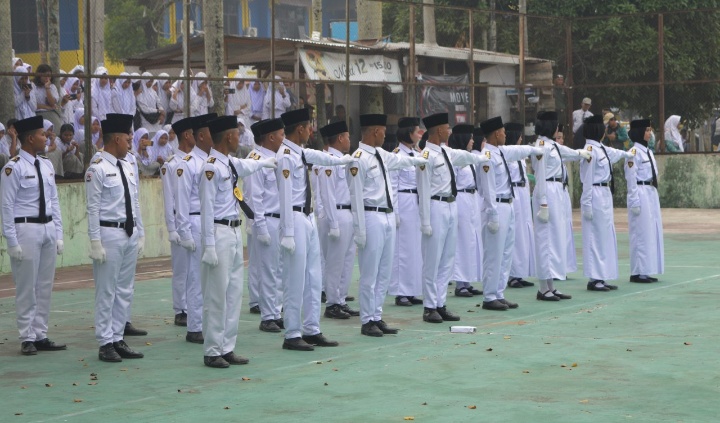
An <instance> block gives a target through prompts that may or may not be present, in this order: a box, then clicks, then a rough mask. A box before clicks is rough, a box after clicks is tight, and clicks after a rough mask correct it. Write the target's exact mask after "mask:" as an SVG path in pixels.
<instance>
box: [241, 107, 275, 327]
mask: <svg viewBox="0 0 720 423" xmlns="http://www.w3.org/2000/svg"><path fill="white" fill-rule="evenodd" d="M283 129H284V125H283V123H282V120H281V119H280V118H278V119H269V120H264V121H259V122H256V123H254V124H253V126H252V131H253V133H254V134H255V141H256V144H257V145H256V146H255V149H254V150H252V151H251V152H250V154H249V155H248V158H249V159H252V160H267V159H270V158H273V159H274V158H275V156H276V155H277V151H278V150H279V149H280V145H281V144H282V142H283V140H284V139H285V132H284V130H283ZM243 190H244V194H245V198H246V200H247V201H248V205H249V206H250V207H251V208H252V209H253V212H254V213H255V219H254V220H253V223H252V225H253V227H252V231H251V232H252V235H251V236H248V244H250V243H252V245H248V253H249V254H250V257H249V261H248V263H249V268H248V287H249V290H251V291H252V290H255V291H256V292H255V294H254V295H255V297H256V298H255V301H257V302H258V307H259V309H260V319H261V320H260V330H261V331H263V332H276V333H277V332H281V330H282V329H283V328H284V327H285V326H284V322H283V319H282V314H281V312H282V286H281V284H282V281H281V279H280V272H281V267H280V266H281V263H280V237H279V236H278V234H279V232H278V229H279V225H280V198H279V194H278V185H277V176H276V175H275V171H274V170H273V169H261V170H260V171H258V172H255V173H253V174H252V175H250V176H248V177H247V178H245V181H244V183H243ZM251 295H252V294H251ZM251 301H252V298H251Z"/></svg>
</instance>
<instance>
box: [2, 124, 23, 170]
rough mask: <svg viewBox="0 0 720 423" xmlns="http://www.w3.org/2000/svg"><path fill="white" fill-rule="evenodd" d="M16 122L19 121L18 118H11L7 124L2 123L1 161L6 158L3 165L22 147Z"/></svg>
mask: <svg viewBox="0 0 720 423" xmlns="http://www.w3.org/2000/svg"><path fill="white" fill-rule="evenodd" d="M15 122H17V119H15V118H11V119H9V120H8V121H7V125H5V126H3V124H2V123H0V162H3V160H4V162H3V166H5V164H6V163H7V162H8V160H10V158H12V157H15V155H17V154H18V150H19V149H20V143H19V142H18V139H17V132H16V131H15Z"/></svg>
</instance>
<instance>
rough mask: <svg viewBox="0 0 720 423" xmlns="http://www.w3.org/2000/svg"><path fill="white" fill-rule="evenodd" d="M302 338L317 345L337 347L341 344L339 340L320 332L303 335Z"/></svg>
mask: <svg viewBox="0 0 720 423" xmlns="http://www.w3.org/2000/svg"><path fill="white" fill-rule="evenodd" d="M302 339H303V341H305V342H307V343H308V344H310V345H314V346H316V347H337V346H338V345H340V344H338V342H337V341H331V340H329V339H327V338H326V337H325V335H323V334H322V333H318V334H316V335H303V337H302Z"/></svg>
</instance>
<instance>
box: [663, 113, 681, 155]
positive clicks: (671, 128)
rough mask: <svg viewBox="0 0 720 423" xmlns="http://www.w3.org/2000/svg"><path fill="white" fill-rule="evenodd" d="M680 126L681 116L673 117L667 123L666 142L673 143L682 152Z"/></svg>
mask: <svg viewBox="0 0 720 423" xmlns="http://www.w3.org/2000/svg"><path fill="white" fill-rule="evenodd" d="M679 124H680V116H678V115H672V116H670V117H669V118H667V120H666V121H665V142H668V141H672V142H673V143H675V144H676V145H677V146H678V148H679V149H680V151H683V140H682V135H680V130H679V129H678V125H679Z"/></svg>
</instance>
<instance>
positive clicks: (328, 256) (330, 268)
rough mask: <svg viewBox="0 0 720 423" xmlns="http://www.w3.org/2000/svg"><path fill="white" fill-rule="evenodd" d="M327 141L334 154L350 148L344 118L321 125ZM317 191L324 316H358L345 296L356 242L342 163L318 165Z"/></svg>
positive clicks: (322, 133)
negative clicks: (320, 206) (321, 212)
mask: <svg viewBox="0 0 720 423" xmlns="http://www.w3.org/2000/svg"><path fill="white" fill-rule="evenodd" d="M320 135H322V137H323V139H324V140H325V143H326V144H327V152H328V154H330V155H331V156H333V157H338V158H340V157H343V156H344V155H345V154H347V153H348V151H350V132H348V127H347V124H346V123H345V121H340V122H335V123H331V124H329V125H326V126H324V127H322V128H320ZM315 169H316V170H317V172H318V174H317V178H318V194H319V196H320V198H321V201H322V204H323V205H324V207H323V208H324V211H325V213H324V217H323V218H322V219H318V227H320V228H323V227H325V228H326V229H327V230H326V231H323V230H322V229H321V230H320V231H319V233H320V236H323V235H324V236H325V237H326V239H325V241H324V243H325V251H324V254H325V260H324V263H323V279H324V280H325V294H326V298H327V300H326V307H325V314H324V315H325V317H327V318H330V319H348V318H350V317H351V316H359V315H360V312H359V311H357V310H353V309H351V308H350V306H349V305H347V302H346V297H347V293H348V289H349V286H350V280H351V279H352V271H353V265H354V264H355V251H356V248H355V243H353V217H352V212H351V211H350V188H349V186H348V181H347V173H346V170H345V166H319V167H316V168H315Z"/></svg>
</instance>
